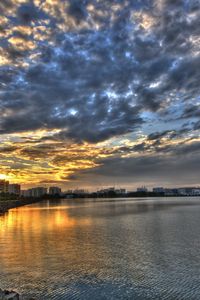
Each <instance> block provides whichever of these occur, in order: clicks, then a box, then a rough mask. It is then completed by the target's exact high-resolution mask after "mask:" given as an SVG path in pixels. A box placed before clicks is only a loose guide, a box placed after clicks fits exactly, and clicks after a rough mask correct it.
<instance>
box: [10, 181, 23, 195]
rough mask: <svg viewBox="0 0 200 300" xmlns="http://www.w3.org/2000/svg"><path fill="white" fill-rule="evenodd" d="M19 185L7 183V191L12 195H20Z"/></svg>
mask: <svg viewBox="0 0 200 300" xmlns="http://www.w3.org/2000/svg"><path fill="white" fill-rule="evenodd" d="M20 190H21V186H20V184H14V183H13V184H9V185H8V193H9V194H14V195H20Z"/></svg>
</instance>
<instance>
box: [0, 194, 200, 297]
mask: <svg viewBox="0 0 200 300" xmlns="http://www.w3.org/2000/svg"><path fill="white" fill-rule="evenodd" d="M0 287H1V288H11V289H16V290H18V291H19V292H20V293H22V294H23V295H24V296H34V297H35V298H37V299H38V300H51V299H58V300H62V299H70V300H71V299H72V300H73V299H84V300H87V299H90V300H95V299H102V300H103V299H105V300H106V299H108V300H112V299H136V300H138V299H141V300H146V299H170V300H175V299H180V300H184V299H187V300H193V299H194V300H198V299H200V199H199V198H177V199H176V198H170V199H169V198H168V199H166V198H157V199H150V198H149V199H128V200H127V199H117V200H116V201H113V200H100V201H93V200H91V199H86V200H73V201H72V200H62V201H59V202H54V203H52V202H49V201H46V202H43V203H39V204H34V205H29V206H26V207H21V208H18V209H14V210H11V211H10V212H9V213H8V214H6V215H4V216H0Z"/></svg>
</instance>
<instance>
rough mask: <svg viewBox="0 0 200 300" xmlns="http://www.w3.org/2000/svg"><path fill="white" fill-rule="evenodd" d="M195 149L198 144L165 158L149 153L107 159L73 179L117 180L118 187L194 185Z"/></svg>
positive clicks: (195, 170)
mask: <svg viewBox="0 0 200 300" xmlns="http://www.w3.org/2000/svg"><path fill="white" fill-rule="evenodd" d="M199 149H200V143H194V144H191V145H182V146H180V148H179V150H178V151H176V152H175V151H174V152H172V153H170V155H165V156H163V155H159V154H156V155H155V154H152V155H151V156H143V155H142V156H140V157H129V158H120V157H116V158H107V159H105V160H102V161H101V165H100V166H98V167H96V168H94V169H92V170H84V171H80V172H79V173H77V175H76V180H79V181H84V180H85V181H87V180H88V179H89V178H91V176H92V177H96V178H97V179H98V180H101V178H104V180H106V178H107V183H108V184H113V183H114V182H116V181H118V180H120V183H121V184H123V183H124V184H127V183H130V182H132V184H133V185H134V183H140V184H141V182H143V183H145V182H147V183H148V182H149V183H150V182H151V184H154V185H155V184H158V185H159V184H164V185H165V186H166V184H167V182H170V184H172V182H174V183H175V185H176V184H190V183H193V184H194V183H198V182H199V180H198V178H199V176H200V170H199V164H198V161H199V159H200V155H199ZM174 150H175V148H174ZM186 155H187V156H186ZM186 157H187V159H186Z"/></svg>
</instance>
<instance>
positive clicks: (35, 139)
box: [0, 0, 200, 185]
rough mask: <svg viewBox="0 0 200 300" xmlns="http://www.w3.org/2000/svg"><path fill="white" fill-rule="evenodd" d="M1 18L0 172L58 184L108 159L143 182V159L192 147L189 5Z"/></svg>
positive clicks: (199, 43) (196, 98) (195, 56)
mask: <svg viewBox="0 0 200 300" xmlns="http://www.w3.org/2000/svg"><path fill="white" fill-rule="evenodd" d="M0 14H1V18H0V37H1V40H0V141H1V144H2V145H1V149H0V160H1V172H2V173H3V174H6V175H7V176H8V177H9V176H10V178H11V179H16V180H19V181H20V180H25V181H28V182H29V181H31V176H30V177H29V174H30V172H33V173H34V172H35V173H34V174H35V177H34V178H32V180H34V181H35V182H37V181H38V180H41V181H43V180H44V178H45V176H46V175H45V174H47V177H46V181H49V182H50V181H52V180H55V182H57V181H59V180H60V182H61V183H62V184H63V180H64V181H65V179H66V181H67V180H71V181H73V179H75V178H77V177H76V176H79V172H81V170H87V172H90V171H91V174H92V170H93V169H94V170H102V169H103V168H106V169H103V170H106V171H107V176H108V174H111V173H112V172H111V173H110V172H109V170H110V171H113V168H114V166H113V165H114V163H115V162H117V160H118V159H119V161H120V159H122V160H123V161H126V162H127V163H129V161H131V162H133V164H134V163H135V164H136V165H137V164H138V161H139V162H140V164H139V165H140V170H141V172H143V173H144V174H147V173H148V172H146V171H145V170H146V169H145V168H143V167H142V166H143V164H144V165H145V164H146V160H145V159H144V157H143V156H144V155H145V157H146V156H149V157H147V158H146V159H152V157H153V156H152V155H154V159H155V160H156V158H157V162H159V161H160V159H161V160H163V159H166V160H167V158H166V157H165V155H169V153H170V155H175V156H176V159H177V160H179V155H182V154H181V153H185V151H186V152H187V151H191V152H192V151H194V149H197V148H198V146H197V144H198V137H199V130H200V125H199V116H200V108H199V107H200V94H199V82H200V72H199V69H200V4H199V2H198V1H195V0H190V1H187V0H179V1H171V0H136V1H131V0H127V1H118V0H110V1H106V0H101V1H96V0H81V1H80V0H67V1H62V0H59V1H58V0H54V1H51V0H31V1H22V0H7V1H6V0H3V1H1V3H0ZM190 143H197V144H196V146H194V145H193V146H192V144H191V145H190ZM183 145H184V146H183ZM71 147H73V151H74V152H73V154H72V152H71V151H69V149H71ZM81 147H83V153H80V151H79V150H80V149H81ZM181 147H182V148H181ZM184 147H185V148H184ZM176 149H177V150H176ZM181 149H182V150H181ZM184 149H185V150H184ZM189 149H190V150H189ZM196 152H198V151H195V153H196ZM157 153H159V155H160V156H161V158H160V156H159V157H157V156H156V154H157ZM166 153H167V154H166ZM99 155H100V156H103V157H104V160H103V161H101V160H99ZM194 155H197V154H194ZM127 156H128V157H127ZM129 156H131V157H129ZM164 157H165V158H164ZM142 161H143V163H142ZM188 161H189V160H188ZM180 162H182V160H181V158H180ZM168 164H169V162H168ZM125 165H126V164H125ZM192 165H193V168H195V167H196V166H195V164H192ZM30 166H31V171H29V170H30ZM155 166H157V164H156V163H155ZM164 166H165V164H164ZM166 166H167V164H166ZM173 166H174V165H172V169H173ZM159 167H160V165H159V164H158V169H159ZM109 168H110V169H109ZM107 169H108V170H107ZM118 169H119V173H120V170H121V168H120V166H118V164H117V163H116V172H118V171H117V170H118ZM161 169H162V171H160V172H164V169H163V168H160V170H161ZM177 169H178V168H177ZM127 170H128V167H127ZM153 170H154V168H152V172H153ZM180 170H181V169H180ZM13 172H14V173H13ZM37 172H39V174H40V175H38V173H37ZM84 172H86V171H84ZM97 173H98V172H97ZM158 173H159V172H158V171H155V174H156V175H155V176H157V177H158V178H159V175H158ZM128 174H129V172H128V171H127V175H128ZM167 174H168V173H166V178H167V176H168V175H169V174H168V175H167ZM110 176H111V177H112V176H114V175H110ZM121 176H125V175H124V174H123V175H121ZM141 176H142V175H141ZM125 177H127V176H125ZM27 178H28V179H27ZM37 178H38V179H37ZM145 180H147V179H145ZM88 181H89V180H88ZM102 181H103V179H102ZM110 181H112V179H111V180H110ZM122 181H123V180H122ZM88 185H89V183H88ZM91 185H92V184H91Z"/></svg>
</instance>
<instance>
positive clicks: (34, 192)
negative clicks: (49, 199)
mask: <svg viewBox="0 0 200 300" xmlns="http://www.w3.org/2000/svg"><path fill="white" fill-rule="evenodd" d="M46 194H47V188H45V187H36V188H32V189H29V190H23V191H21V195H22V196H23V197H32V198H40V197H42V196H44V195H46Z"/></svg>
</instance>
